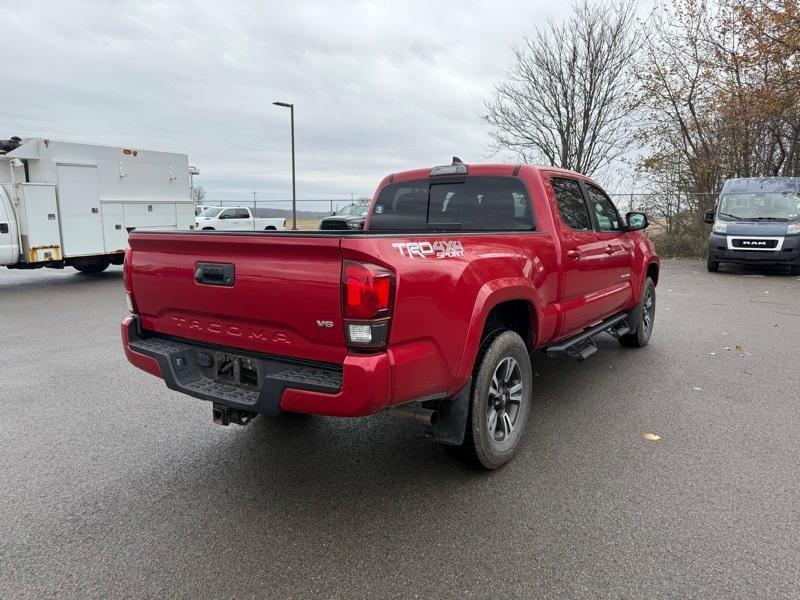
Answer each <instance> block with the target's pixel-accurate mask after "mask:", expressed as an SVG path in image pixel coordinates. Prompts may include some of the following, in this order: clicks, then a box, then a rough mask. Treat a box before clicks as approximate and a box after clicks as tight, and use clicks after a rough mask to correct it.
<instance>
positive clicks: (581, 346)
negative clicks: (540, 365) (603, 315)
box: [545, 313, 631, 361]
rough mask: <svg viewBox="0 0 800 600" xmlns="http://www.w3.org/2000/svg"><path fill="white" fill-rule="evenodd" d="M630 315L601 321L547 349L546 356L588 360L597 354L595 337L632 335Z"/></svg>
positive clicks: (619, 315)
mask: <svg viewBox="0 0 800 600" xmlns="http://www.w3.org/2000/svg"><path fill="white" fill-rule="evenodd" d="M629 317H630V315H629V314H628V313H620V314H618V315H617V316H615V317H611V318H609V319H606V320H605V321H601V322H600V323H598V324H597V325H592V326H591V327H589V328H588V329H584V330H583V331H581V332H580V333H579V334H577V335H574V336H572V337H571V338H568V339H566V340H564V341H562V342H560V343H558V344H556V345H555V346H550V347H548V348H546V349H545V354H547V356H549V357H551V358H552V357H554V356H560V355H561V354H569V355H570V356H571V357H572V358H574V359H576V360H579V361H581V360H586V359H587V358H589V357H590V356H591V355H592V354H594V353H595V352H597V344H595V342H594V339H593V338H594V336H596V335H598V334H601V333H603V332H604V331H605V332H608V333H610V334H611V335H613V336H614V337H617V338H619V337H622V336H623V335H625V334H627V333H630V331H631V328H630V326H629V325H628V319H629Z"/></svg>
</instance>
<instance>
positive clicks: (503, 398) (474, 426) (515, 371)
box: [458, 331, 533, 470]
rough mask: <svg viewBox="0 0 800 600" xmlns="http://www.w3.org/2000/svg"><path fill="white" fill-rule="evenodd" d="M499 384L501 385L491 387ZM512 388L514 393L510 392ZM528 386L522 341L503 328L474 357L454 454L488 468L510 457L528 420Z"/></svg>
mask: <svg viewBox="0 0 800 600" xmlns="http://www.w3.org/2000/svg"><path fill="white" fill-rule="evenodd" d="M507 369H510V371H509V370H507ZM506 374H507V375H506ZM506 378H507V379H506ZM504 379H506V381H507V382H508V383H506V382H505V381H504ZM498 383H499V386H500V387H496V386H498ZM517 386H519V389H518V390H517V391H511V390H514V389H515V388H516V387H517ZM532 388H533V374H532V369H531V359H530V356H529V354H528V349H527V348H526V347H525V343H524V342H523V341H522V338H521V337H520V336H519V335H518V334H517V333H515V332H513V331H503V332H502V333H500V334H498V335H497V336H496V337H494V338H493V339H492V341H491V342H490V343H489V344H488V346H487V347H486V349H485V350H484V351H483V352H481V353H480V354H479V355H478V360H477V361H476V366H475V373H474V377H473V384H472V393H471V397H470V406H469V416H468V417H467V430H466V433H465V436H464V443H463V444H462V445H461V446H460V447H458V450H459V455H460V456H461V457H462V458H463V459H465V460H467V461H468V462H470V463H472V464H475V465H479V466H481V467H483V468H484V469H487V470H493V469H496V468H498V467H500V466H502V465H504V464H505V463H507V462H508V461H509V460H511V458H512V457H513V456H514V455H515V454H516V453H517V450H518V449H519V446H520V443H521V442H522V436H523V433H524V431H525V425H526V424H527V422H528V414H529V412H530V399H531V390H532ZM491 390H497V391H498V392H500V395H498V394H496V393H492V392H491ZM506 417H507V418H506Z"/></svg>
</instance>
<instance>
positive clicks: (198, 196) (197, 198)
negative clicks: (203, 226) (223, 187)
mask: <svg viewBox="0 0 800 600" xmlns="http://www.w3.org/2000/svg"><path fill="white" fill-rule="evenodd" d="M192 199H193V200H194V202H195V204H201V203H202V202H203V200H205V199H206V189H205V188H204V187H203V186H202V185H198V186H195V187H193V188H192Z"/></svg>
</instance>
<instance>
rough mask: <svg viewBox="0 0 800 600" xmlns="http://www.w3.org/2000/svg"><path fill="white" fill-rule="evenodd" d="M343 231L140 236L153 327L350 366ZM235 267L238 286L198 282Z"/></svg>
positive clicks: (139, 291)
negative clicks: (205, 271) (199, 276)
mask: <svg viewBox="0 0 800 600" xmlns="http://www.w3.org/2000/svg"><path fill="white" fill-rule="evenodd" d="M339 244H340V238H339V237H334V236H331V237H327V236H326V237H311V236H308V237H305V236H298V235H292V236H279V235H271V234H267V235H253V234H222V233H136V232H134V233H132V234H131V236H130V247H131V250H130V252H131V254H130V256H129V259H128V260H129V265H130V280H129V285H130V287H131V289H132V291H133V294H134V297H135V301H136V305H137V309H138V312H139V315H140V317H141V323H142V327H143V329H145V330H147V331H153V332H158V333H161V334H167V335H171V336H176V337H180V338H186V339H191V340H196V341H200V342H206V343H209V344H213V345H218V346H226V347H230V348H240V349H243V350H248V351H253V352H260V353H266V354H272V355H278V356H288V357H295V358H300V359H308V360H314V361H323V362H331V363H341V362H342V361H343V360H344V357H345V355H346V353H347V349H346V346H345V340H344V332H343V329H342V318H341V292H340V279H341V263H342V260H341V254H340V249H339ZM199 263H209V264H211V265H232V266H233V281H232V282H231V283H232V284H231V285H219V284H215V283H214V282H213V281H212V282H211V283H198V282H197V281H196V280H195V273H196V270H197V267H198V264H199Z"/></svg>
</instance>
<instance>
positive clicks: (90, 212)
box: [58, 164, 105, 256]
mask: <svg viewBox="0 0 800 600" xmlns="http://www.w3.org/2000/svg"><path fill="white" fill-rule="evenodd" d="M58 205H59V207H60V209H61V240H62V243H63V250H64V256H87V255H92V254H103V253H104V251H105V250H104V244H103V220H102V215H101V214H100V193H99V191H98V186H97V167H95V166H93V165H62V164H60V165H58Z"/></svg>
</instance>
